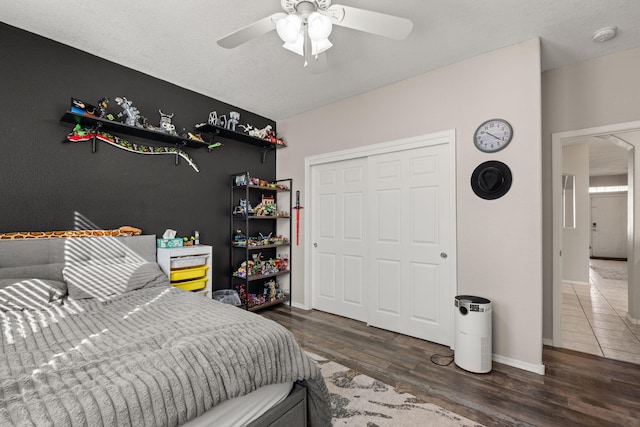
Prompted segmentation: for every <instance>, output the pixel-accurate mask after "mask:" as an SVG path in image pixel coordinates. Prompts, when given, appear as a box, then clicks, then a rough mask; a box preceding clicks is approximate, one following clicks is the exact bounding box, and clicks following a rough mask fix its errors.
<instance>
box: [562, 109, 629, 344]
mask: <svg viewBox="0 0 640 427" xmlns="http://www.w3.org/2000/svg"><path fill="white" fill-rule="evenodd" d="M637 130H640V121H636V122H626V123H618V124H613V125H606V126H597V127H593V128H587V129H579V130H572V131H567V132H559V133H554V134H552V135H551V194H552V207H553V209H552V212H553V220H552V221H553V239H552V241H553V246H552V257H553V263H552V269H553V284H552V285H553V291H552V298H553V340H552V343H553V346H554V347H562V256H561V254H562V147H563V146H564V144H565V143H567V144H568V143H571V142H572V140H575V139H578V138H585V137H588V136H601V135H607V134H611V133H623V132H631V131H637ZM635 148H636V149H637V148H638V147H635ZM629 166H630V170H629V177H632V176H634V174H635V172H634V171H633V157H632V159H631V160H630V165H629ZM633 187H634V183H633V181H632V180H631V179H630V180H629V192H628V194H629V197H630V200H629V203H628V207H627V209H629V210H630V212H633V209H634V208H635V206H634V203H633V200H631V198H632V197H633V194H634V191H633ZM627 222H628V223H629V230H630V232H628V233H627V236H628V239H629V241H628V247H629V248H631V249H632V250H631V251H629V253H628V254H627V255H628V256H629V257H631V256H632V254H633V253H634V252H635V244H634V239H633V232H632V231H633V223H634V218H633V215H628V218H627ZM638 253H640V247H639V248H638ZM629 286H632V284H631V283H629Z"/></svg>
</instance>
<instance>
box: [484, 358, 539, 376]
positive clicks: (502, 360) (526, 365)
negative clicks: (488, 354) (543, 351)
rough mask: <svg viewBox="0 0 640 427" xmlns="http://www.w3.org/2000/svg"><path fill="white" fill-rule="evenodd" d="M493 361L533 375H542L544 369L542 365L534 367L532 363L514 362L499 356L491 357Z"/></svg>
mask: <svg viewBox="0 0 640 427" xmlns="http://www.w3.org/2000/svg"><path fill="white" fill-rule="evenodd" d="M493 361H494V362H498V363H502V364H503V365H508V366H512V367H514V368H518V369H522V370H525V371H529V372H533V373H534V374H538V375H544V369H545V368H544V365H534V364H532V363H527V362H523V361H522V360H516V359H511V358H510V357H504V356H500V355H499V354H494V355H493Z"/></svg>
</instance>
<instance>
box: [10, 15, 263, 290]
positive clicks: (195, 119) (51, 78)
mask: <svg viewBox="0 0 640 427" xmlns="http://www.w3.org/2000/svg"><path fill="white" fill-rule="evenodd" d="M0 40H1V42H0V146H1V153H0V184H1V185H0V232H11V231H48V230H68V229H74V228H75V227H76V225H77V224H78V222H80V221H82V222H84V221H88V222H89V223H91V224H95V225H96V226H97V227H99V228H104V229H112V228H118V227H120V226H122V225H131V226H135V227H138V228H141V229H142V230H143V233H144V234H157V235H161V234H162V233H163V232H164V230H165V229H167V228H173V229H175V230H177V231H178V234H179V235H182V236H184V235H191V234H192V233H193V232H194V230H198V231H199V232H200V236H201V242H202V243H204V244H210V245H212V246H213V247H214V258H215V259H214V276H215V279H214V288H216V289H218V288H225V287H227V286H228V283H229V282H228V276H229V272H228V270H229V254H228V252H229V250H228V244H229V239H230V235H229V234H230V232H229V230H230V224H229V212H230V210H231V206H230V196H229V185H230V175H231V174H232V173H236V172H242V171H249V172H251V174H252V175H253V176H257V177H261V178H264V179H267V180H273V179H275V154H274V152H273V151H271V152H269V153H268V154H267V156H266V162H265V163H262V162H261V160H262V159H261V151H260V149H259V148H258V147H254V146H251V145H247V144H244V143H240V142H235V141H229V140H225V139H219V138H218V139H216V140H219V141H221V142H222V143H224V146H223V147H221V148H216V149H214V150H213V151H212V152H207V150H206V149H203V148H198V149H195V148H187V149H186V150H187V151H188V152H189V154H190V155H191V156H192V157H193V159H194V160H195V161H196V163H197V164H198V166H199V167H200V172H199V173H197V172H195V171H194V170H193V169H192V168H191V167H190V166H189V165H188V164H187V163H186V161H184V160H182V159H181V160H180V164H179V165H178V166H176V165H175V157H174V156H169V155H163V156H150V155H142V154H135V153H129V152H126V151H123V150H121V149H118V148H116V147H113V146H110V145H108V144H105V143H100V142H98V147H97V152H96V153H91V146H90V143H88V142H79V143H68V142H64V141H65V140H66V136H67V134H68V133H69V132H70V131H71V129H72V125H70V124H68V123H63V122H60V118H61V117H62V116H63V114H64V112H65V111H66V110H68V109H69V104H70V97H72V96H73V97H76V98H78V99H81V100H83V101H85V102H88V103H92V104H95V103H96V101H97V100H98V99H99V98H100V97H103V96H106V97H108V98H109V99H110V100H111V103H110V106H109V111H111V112H114V113H117V112H119V111H121V110H120V108H119V107H118V106H117V104H116V103H115V102H114V98H115V97H116V96H125V97H127V98H128V99H130V100H132V101H133V103H134V105H135V106H137V107H138V108H139V109H140V111H141V113H142V114H143V115H144V116H146V117H147V118H148V120H149V122H150V123H151V124H154V125H158V122H159V118H160V116H159V114H158V109H162V111H163V112H165V113H168V114H170V113H175V116H174V118H173V123H174V124H175V125H176V128H177V129H182V128H186V129H187V130H193V126H194V125H195V124H196V123H200V122H206V121H207V118H208V115H209V112H210V111H213V110H216V111H218V113H219V114H220V113H223V114H227V115H228V113H229V111H238V112H240V114H241V123H251V124H252V125H254V126H256V127H259V128H261V127H264V126H266V125H267V124H271V125H272V126H274V127H275V123H274V122H273V121H271V120H269V119H266V118H264V117H261V116H258V115H255V114H251V113H249V112H247V111H244V110H242V109H239V108H236V107H232V106H229V105H227V104H225V103H222V102H220V101H217V100H215V99H212V98H209V97H206V96H203V95H200V94H198V93H195V92H193V91H189V90H186V89H184V88H180V87H178V86H176V85H173V84H170V83H167V82H165V81H162V80H159V79H156V78H153V77H150V76H148V75H145V74H143V73H140V72H137V71H134V70H131V69H129V68H126V67H123V66H121V65H118V64H115V63H112V62H109V61H106V60H104V59H101V58H98V57H96V56H93V55H90V54H87V53H85V52H82V51H79V50H77V49H74V48H71V47H68V46H65V45H63V44H60V43H57V42H54V41H51V40H49V39H46V38H43V37H40V36H37V35H34V34H31V33H28V32H25V31H22V30H19V29H16V28H14V27H11V26H8V25H6V24H2V23H0ZM167 60H168V61H169V60H170V61H184V62H185V63H186V64H192V65H191V66H197V64H198V61H197V58H169V59H167ZM218 84H219V85H224V84H225V82H224V80H221V81H219V82H218ZM123 136H124V135H123ZM124 137H125V138H127V139H128V140H130V141H131V142H137V143H140V144H146V145H163V144H162V143H158V142H154V141H150V140H146V139H136V138H133V137H128V136H124Z"/></svg>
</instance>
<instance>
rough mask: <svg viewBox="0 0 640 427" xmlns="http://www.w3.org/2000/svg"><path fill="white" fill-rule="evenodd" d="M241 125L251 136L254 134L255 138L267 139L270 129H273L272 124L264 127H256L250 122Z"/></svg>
mask: <svg viewBox="0 0 640 427" xmlns="http://www.w3.org/2000/svg"><path fill="white" fill-rule="evenodd" d="M239 127H241V128H242V130H244V131H245V132H246V133H248V134H249V136H252V137H254V138H260V139H266V138H267V135H268V134H269V131H271V129H272V128H271V125H267V126H265V127H264V128H262V129H256V128H254V127H253V126H251V125H250V124H246V125H239Z"/></svg>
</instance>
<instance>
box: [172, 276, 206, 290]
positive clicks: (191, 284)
mask: <svg viewBox="0 0 640 427" xmlns="http://www.w3.org/2000/svg"><path fill="white" fill-rule="evenodd" d="M207 280H209V279H207V278H206V277H201V278H199V279H196V280H187V281H186V282H176V283H172V284H171V285H172V286H175V287H176V288H180V289H182V290H184V291H198V290H200V289H203V288H204V287H205V286H207Z"/></svg>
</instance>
